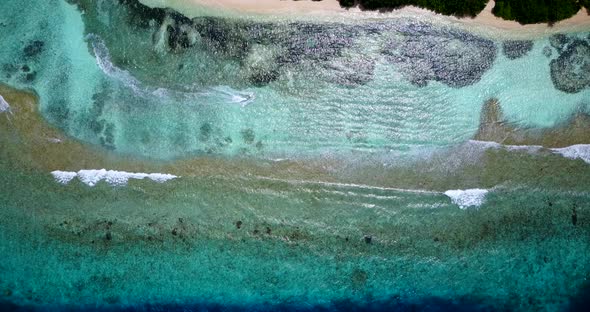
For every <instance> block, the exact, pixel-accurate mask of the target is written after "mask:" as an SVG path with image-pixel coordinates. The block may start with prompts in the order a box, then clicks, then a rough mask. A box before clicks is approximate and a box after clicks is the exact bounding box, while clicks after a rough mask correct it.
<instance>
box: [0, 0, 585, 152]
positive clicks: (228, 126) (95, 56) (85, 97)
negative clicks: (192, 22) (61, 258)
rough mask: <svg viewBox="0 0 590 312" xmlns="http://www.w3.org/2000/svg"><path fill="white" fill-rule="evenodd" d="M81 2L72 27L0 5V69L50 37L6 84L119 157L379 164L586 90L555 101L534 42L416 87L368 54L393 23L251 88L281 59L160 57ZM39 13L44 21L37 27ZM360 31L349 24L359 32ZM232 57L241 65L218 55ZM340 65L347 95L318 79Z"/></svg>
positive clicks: (67, 13)
mask: <svg viewBox="0 0 590 312" xmlns="http://www.w3.org/2000/svg"><path fill="white" fill-rule="evenodd" d="M81 2H82V3H86V4H82V5H83V6H84V8H85V10H86V11H85V15H84V16H81V15H80V13H79V11H77V9H76V7H75V6H73V5H69V4H65V3H64V2H63V1H42V3H35V1H30V2H28V3H27V4H25V6H26V5H29V6H31V8H30V9H27V8H26V7H25V9H23V10H18V11H19V12H20V13H17V14H12V13H10V14H9V15H8V14H7V13H8V12H13V11H16V7H21V6H23V4H21V3H20V2H18V1H8V3H7V5H8V6H11V5H12V6H15V10H11V9H10V8H9V9H8V10H4V12H5V13H4V14H6V15H7V16H4V17H3V19H4V20H6V21H7V22H6V23H9V24H10V25H11V26H13V27H3V28H0V32H3V37H4V38H6V40H5V42H9V43H11V44H5V45H3V46H2V48H1V49H2V54H1V55H2V58H3V60H2V63H5V64H8V65H13V66H15V67H17V68H18V67H20V66H21V63H20V62H19V61H21V60H20V59H21V58H22V57H21V56H19V54H21V53H22V49H23V46H24V45H25V44H26V42H27V41H30V40H37V39H39V38H42V39H46V38H50V40H44V42H45V51H44V52H42V53H41V54H40V55H39V56H38V57H35V59H34V60H32V62H33V66H32V68H33V70H34V71H36V72H37V79H35V81H33V82H30V83H29V82H23V81H22V80H23V79H22V78H19V76H18V74H14V73H10V75H11V78H10V79H8V80H7V82H11V83H13V84H16V85H20V86H30V87H32V88H34V89H35V90H36V92H37V93H38V94H39V95H40V98H41V110H42V113H43V114H44V115H45V116H46V117H47V118H48V119H49V120H50V121H51V122H53V123H54V124H56V125H58V126H59V127H60V128H63V129H64V130H65V131H66V132H67V133H68V134H70V135H71V136H74V137H76V138H78V139H80V140H83V141H87V142H90V143H98V144H102V145H103V146H105V147H106V148H109V149H115V150H117V151H119V152H122V153H131V154H136V155H137V154H139V155H142V156H147V157H151V158H160V159H170V158H177V157H186V156H190V155H198V154H203V153H209V154H216V155H257V156H262V157H265V158H269V157H270V158H284V157H287V158H296V157H299V156H305V155H308V156H309V155H317V153H318V151H319V152H321V153H336V154H340V153H344V154H348V153H349V152H350V151H373V152H380V153H387V152H388V151H390V150H408V149H411V148H413V147H420V146H445V145H449V144H456V143H460V142H464V141H465V140H468V139H469V138H471V137H472V136H473V135H474V133H475V131H476V130H477V127H478V124H479V114H480V111H481V107H482V105H483V103H484V102H485V101H486V100H488V99H490V98H497V99H498V100H499V101H500V103H501V105H502V108H503V109H504V111H505V113H506V115H507V118H508V119H509V121H513V122H516V123H519V124H521V125H523V126H526V127H551V126H554V125H556V124H558V123H560V122H563V121H565V120H567V119H568V118H569V117H571V116H572V115H573V114H574V113H576V112H579V111H586V110H587V109H588V104H589V103H590V90H588V89H587V88H586V89H584V90H582V91H581V92H578V93H574V94H569V93H565V92H562V91H559V90H556V89H555V87H553V85H552V82H551V78H550V75H549V63H550V61H551V59H552V58H549V57H547V56H545V55H544V54H543V50H544V49H546V48H548V47H549V46H550V45H549V39H547V38H546V39H540V40H536V41H535V42H534V46H533V49H532V51H530V52H529V53H528V54H527V55H526V56H524V57H522V58H520V59H516V60H508V59H507V58H506V57H505V56H504V55H503V54H502V52H501V42H500V41H497V40H494V41H492V42H493V43H494V45H495V49H496V50H497V52H496V55H497V56H496V58H495V59H494V60H492V61H493V63H492V66H491V69H490V70H488V71H486V72H484V73H483V76H482V77H481V80H479V81H477V82H476V83H474V84H473V85H469V86H466V87H462V88H456V87H450V86H447V85H445V84H444V83H442V82H437V81H430V82H428V85H427V86H424V87H419V86H416V85H413V84H411V83H410V82H409V81H408V80H407V79H406V77H405V75H404V74H403V73H400V71H399V69H398V67H397V66H398V65H396V64H392V63H390V62H389V61H388V60H387V56H385V55H383V54H381V53H380V51H383V50H384V49H385V50H387V49H389V48H388V45H387V44H388V42H389V41H390V40H393V39H391V38H397V37H399V36H400V33H399V32H396V30H395V29H404V28H405V27H412V25H414V24H415V21H412V20H408V19H397V20H395V19H394V20H392V21H390V22H387V23H385V24H384V25H381V24H379V27H381V28H382V29H385V30H383V31H382V32H381V33H378V34H375V35H367V36H364V37H363V36H361V37H358V38H352V39H351V40H352V45H351V47H350V48H347V49H345V50H344V51H342V53H341V55H340V56H338V57H334V59H333V60H329V61H325V62H313V61H311V60H304V61H303V62H301V63H299V64H295V65H293V64H287V65H281V66H282V67H280V68H279V69H278V71H279V73H280V77H279V79H278V80H276V81H274V82H271V83H270V84H268V85H266V86H262V87H255V86H252V85H251V83H249V82H248V81H247V79H246V78H244V77H245V76H244V75H247V74H248V73H250V72H251V71H253V70H255V69H257V68H258V67H260V66H263V65H260V64H261V63H262V64H266V63H272V60H273V59H274V58H273V57H277V55H278V56H280V55H285V54H286V53H287V52H286V51H285V50H281V49H283V48H281V47H280V46H279V47H278V46H277V45H273V44H266V43H252V44H250V46H249V51H248V52H239V51H238V52H236V51H234V50H235V49H236V48H235V47H232V46H228V47H226V49H229V50H224V48H219V47H217V48H215V47H214V48H212V47H211V46H210V43H207V44H205V43H203V44H202V45H196V46H195V47H193V48H190V49H189V50H187V51H182V52H170V51H166V47H165V46H162V43H158V42H160V41H161V40H160V41H158V40H159V39H157V38H158V36H161V35H160V34H159V33H158V27H159V26H158V25H154V24H155V23H152V24H150V25H148V26H145V27H144V28H142V27H139V26H137V25H134V24H132V23H130V22H129V20H128V18H126V17H125V16H126V13H125V12H126V11H125V8H124V7H122V6H120V5H113V4H109V3H108V2H99V3H100V5H98V4H92V3H93V2H88V1H81ZM88 3H90V4H88ZM44 6H45V7H46V9H49V8H51V10H52V11H54V12H55V14H52V15H50V16H45V15H44V13H43V12H45V10H44V9H42V8H43V7H44ZM220 23H222V24H221V25H220V26H219V27H222V26H223V23H226V24H228V26H226V27H229V29H230V30H225V31H227V32H228V33H227V34H226V35H225V36H228V37H229V36H241V35H243V32H244V31H245V30H242V28H240V27H244V29H247V28H246V26H240V25H241V24H236V25H233V24H232V21H228V20H222V22H220ZM261 23H262V22H261ZM365 23H368V22H365ZM17 24H18V25H19V26H18V27H17V28H14V25H17ZM43 25H47V27H44V26H43ZM232 25H233V26H232ZM246 25H249V24H246ZM254 25H256V24H254ZM262 25H263V27H274V29H275V30H273V32H272V34H273V35H274V36H277V37H278V38H283V37H284V38H285V40H287V41H288V40H291V39H289V38H290V37H289V36H293V35H292V34H289V32H288V30H289V29H290V28H289V27H294V26H293V25H290V24H288V23H286V22H284V23H281V22H278V23H277V24H276V25H272V26H266V24H262ZM328 25H331V24H328ZM362 25H364V24H361V25H359V26H358V27H359V28H361V27H368V26H362ZM298 27H300V26H298ZM336 27H337V26H336ZM388 29H392V30H388ZM436 29H437V28H436V26H434V28H433V30H436ZM441 29H442V30H440V31H442V33H443V34H444V33H445V32H448V30H445V28H441ZM15 30H16V31H15ZM330 31H332V32H334V31H335V30H330ZM330 31H328V34H327V36H328V35H329V36H331V35H330ZM437 31H438V30H437ZM88 34H90V35H88ZM435 36H436V35H435ZM584 36H586V34H578V37H580V38H582V37H584ZM230 39H231V38H228V39H227V40H228V41H230ZM201 40H202V41H203V42H204V40H205V39H201ZM393 42H395V41H393ZM310 44H313V43H310ZM232 49H233V50H232ZM273 49H274V50H273ZM228 51H229V52H228ZM232 51H233V52H232ZM553 51H554V50H553ZM467 52H469V51H467ZM238 53H247V55H245V56H240V57H236V56H232V55H234V54H238ZM318 53H321V51H320V52H318ZM556 55H557V52H554V53H553V58H554V57H555V56H556ZM256 58H261V59H259V60H256ZM253 59H254V60H253ZM15 61H16V62H15ZM27 61H28V62H31V60H24V63H26V62H27ZM482 61H485V59H482ZM359 62H360V65H359V64H358V63H359ZM456 62H466V61H465V60H459V59H457V61H456ZM268 66H274V65H268ZM351 66H352V68H353V69H352V71H353V72H354V71H364V70H366V68H374V69H373V72H372V75H369V77H371V78H370V79H369V80H368V81H367V82H366V83H363V84H360V85H352V86H351V85H350V83H353V82H348V83H346V84H342V83H337V82H334V81H339V80H342V79H345V78H347V77H348V76H347V75H349V74H350V73H347V72H346V71H345V72H341V71H338V70H336V71H335V70H333V69H332V68H341V69H342V68H348V67H351ZM355 66H359V67H358V69H357V67H355ZM253 68H254V69H253ZM343 77H344V78H343ZM245 79H246V80H245ZM353 84H354V83H353Z"/></svg>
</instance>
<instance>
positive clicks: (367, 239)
mask: <svg viewBox="0 0 590 312" xmlns="http://www.w3.org/2000/svg"><path fill="white" fill-rule="evenodd" d="M363 239H364V240H365V243H366V244H371V243H373V236H371V235H365V237H364V238H363Z"/></svg>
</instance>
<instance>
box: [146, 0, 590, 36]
mask: <svg viewBox="0 0 590 312" xmlns="http://www.w3.org/2000/svg"><path fill="white" fill-rule="evenodd" d="M140 2H142V3H143V4H146V5H148V6H150V7H168V8H172V9H175V10H177V11H179V12H181V13H183V14H184V15H186V16H188V17H196V16H203V15H222V16H228V15H229V16H231V15H236V16H241V17H244V16H256V17H268V18H277V17H279V18H280V17H283V18H284V17H286V16H288V17H289V18H303V19H325V20H334V19H338V20H340V21H342V20H344V21H351V20H364V19H381V18H396V17H417V18H420V19H423V20H426V21H432V22H442V23H448V24H452V25H453V26H459V27H465V28H469V29H472V30H475V31H479V32H484V33H485V32H489V31H490V30H501V31H502V33H505V34H506V35H508V36H512V37H519V36H529V37H530V36H531V35H544V34H552V33H557V32H562V31H566V32H574V31H584V30H586V31H587V30H590V15H588V13H587V12H586V10H585V9H582V10H580V11H579V12H578V13H577V14H576V15H574V16H573V17H571V18H569V19H567V20H563V21H561V22H559V23H556V24H555V25H553V26H552V27H550V26H548V25H547V24H531V25H520V24H519V23H517V22H514V21H507V20H503V19H501V18H498V17H496V16H494V15H493V14H492V8H493V7H494V2H493V1H490V2H489V3H488V4H487V6H486V8H485V9H484V10H483V11H482V12H481V13H480V14H479V15H478V16H477V17H475V18H456V17H452V16H444V15H441V14H436V13H434V12H432V11H428V10H425V9H421V8H417V7H412V6H409V7H405V8H402V9H399V10H395V11H393V12H389V13H378V12H374V11H364V12H363V11H360V10H359V9H358V8H354V9H344V8H342V7H340V5H339V3H338V1H336V0H324V1H319V2H317V1H311V0H301V1H293V0H140Z"/></svg>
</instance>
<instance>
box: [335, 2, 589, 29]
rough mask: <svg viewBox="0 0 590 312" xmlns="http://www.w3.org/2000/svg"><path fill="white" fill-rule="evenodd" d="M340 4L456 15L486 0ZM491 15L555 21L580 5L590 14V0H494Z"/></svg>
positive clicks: (481, 5)
mask: <svg viewBox="0 0 590 312" xmlns="http://www.w3.org/2000/svg"><path fill="white" fill-rule="evenodd" d="M339 1H340V5H341V6H343V7H353V6H357V5H358V6H359V7H360V8H361V9H363V10H392V9H396V8H401V7H403V6H406V5H415V6H418V7H422V8H426V9H429V10H433V11H435V12H437V13H442V14H445V15H455V16H476V15H477V14H478V13H479V12H481V10H483V9H484V8H485V6H486V4H487V2H488V0H339ZM495 2H496V4H495V6H494V9H493V10H492V12H493V13H494V15H496V16H498V17H501V18H503V19H507V20H513V21H517V22H519V23H521V24H532V23H550V24H551V23H554V22H557V21H560V20H563V19H566V18H568V17H571V16H573V15H575V14H576V13H577V12H578V11H579V10H580V8H581V7H586V9H587V10H588V12H589V14H590V0H496V1H495Z"/></svg>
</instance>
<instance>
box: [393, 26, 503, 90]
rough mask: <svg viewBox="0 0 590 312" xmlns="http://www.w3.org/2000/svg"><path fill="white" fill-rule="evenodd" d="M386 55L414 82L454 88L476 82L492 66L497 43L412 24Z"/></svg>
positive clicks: (401, 31) (406, 27) (459, 32)
mask: <svg viewBox="0 0 590 312" xmlns="http://www.w3.org/2000/svg"><path fill="white" fill-rule="evenodd" d="M399 32H400V34H401V36H397V37H396V38H394V39H392V40H391V41H390V42H389V43H388V45H387V46H386V48H385V50H384V51H383V54H385V55H387V56H388V59H389V60H390V61H391V62H392V63H394V64H396V65H397V66H398V67H399V69H400V70H401V71H402V73H403V74H404V76H405V77H406V78H407V79H408V80H410V81H411V82H412V83H413V84H415V85H418V86H425V85H426V84H428V81H439V82H442V83H444V84H446V85H448V86H451V87H456V88H460V87H465V86H468V85H471V84H474V83H476V82H477V81H479V80H480V79H481V76H482V75H483V74H484V73H485V72H486V71H487V70H488V69H490V68H491V67H492V64H493V62H494V59H495V58H496V45H495V44H494V43H493V42H492V41H490V40H487V39H484V38H480V37H477V36H475V35H472V34H470V33H467V32H463V31H458V30H451V29H441V28H435V27H433V26H432V25H430V24H425V23H410V24H408V25H407V26H405V27H403V28H400V29H399Z"/></svg>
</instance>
